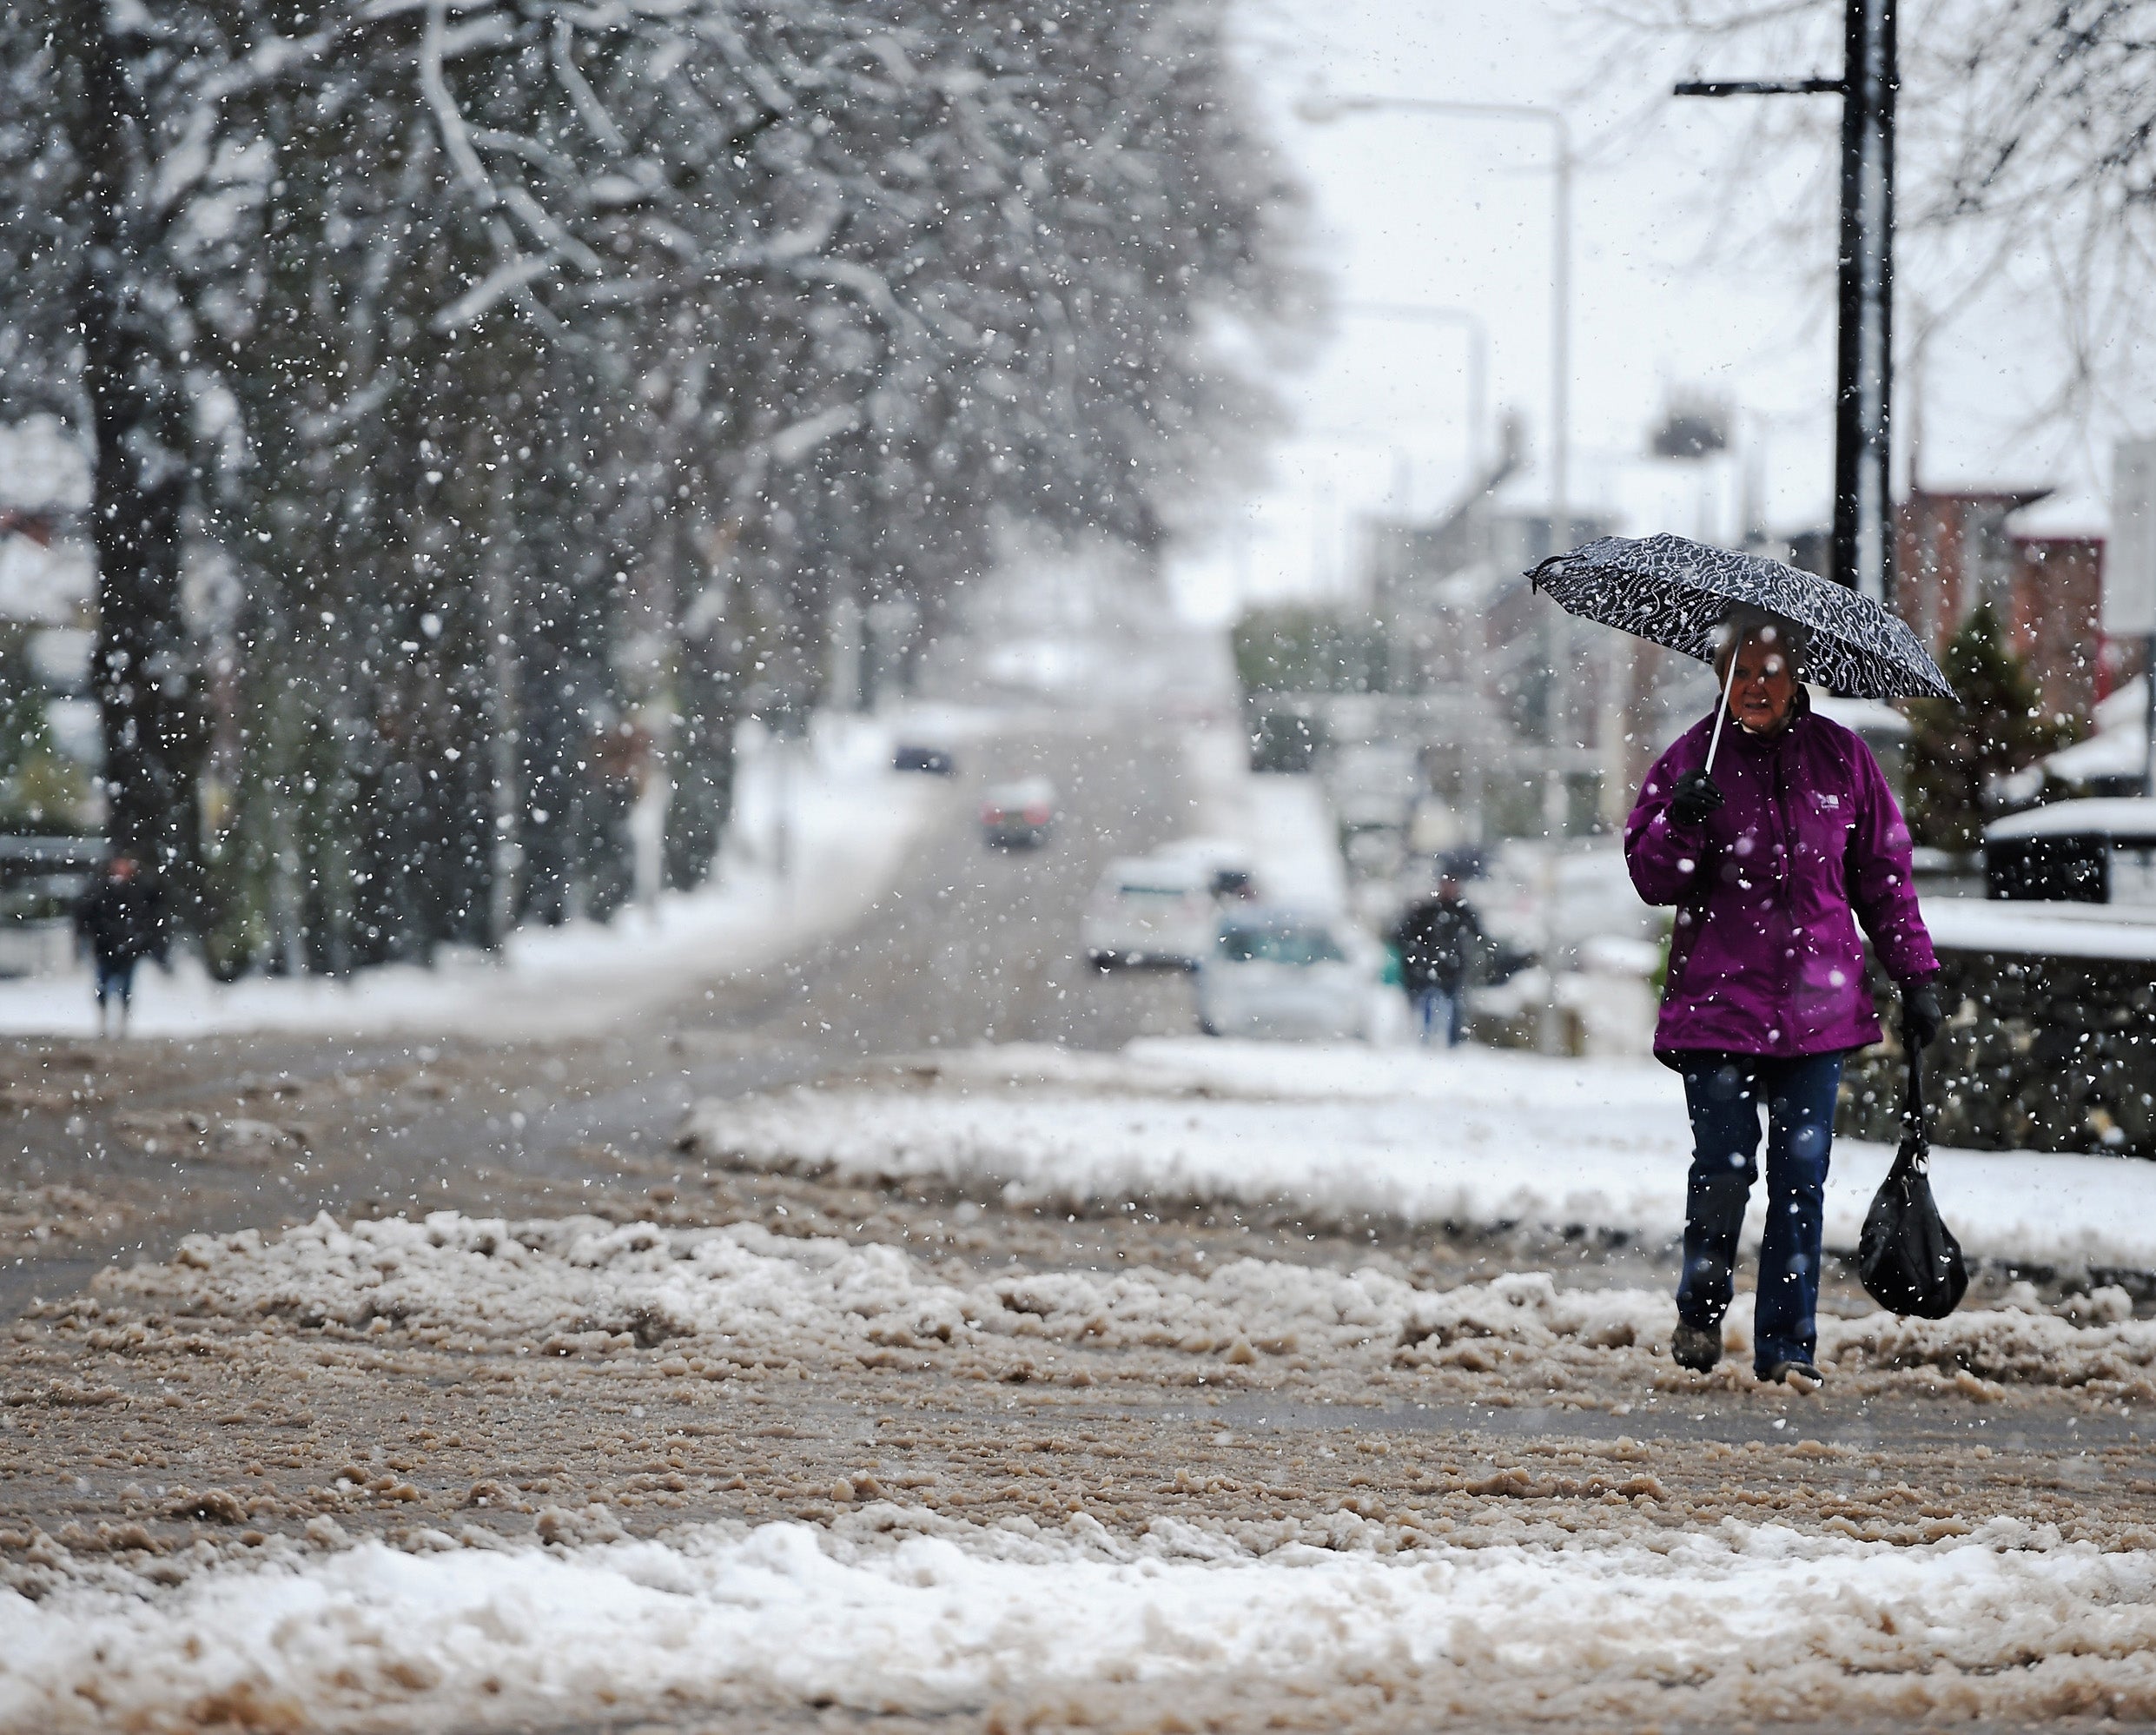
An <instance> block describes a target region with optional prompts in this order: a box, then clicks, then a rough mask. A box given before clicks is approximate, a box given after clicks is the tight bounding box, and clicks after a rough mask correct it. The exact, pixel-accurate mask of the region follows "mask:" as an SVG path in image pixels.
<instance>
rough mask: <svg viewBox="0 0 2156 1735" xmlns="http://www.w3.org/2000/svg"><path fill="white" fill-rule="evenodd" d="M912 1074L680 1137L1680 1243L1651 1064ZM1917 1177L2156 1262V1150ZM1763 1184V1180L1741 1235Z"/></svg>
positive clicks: (1991, 1232)
mask: <svg viewBox="0 0 2156 1735" xmlns="http://www.w3.org/2000/svg"><path fill="white" fill-rule="evenodd" d="M909 1077H911V1078H912V1079H913V1080H914V1082H912V1083H904V1084H897V1083H895V1084H894V1085H893V1086H892V1087H890V1088H883V1089H878V1088H874V1087H873V1086H870V1087H866V1088H857V1089H829V1088H817V1089H807V1088H804V1089H794V1090H788V1091H781V1092H777V1093H774V1094H772V1095H769V1096H755V1097H750V1098H746V1099H744V1100H739V1101H728V1102H712V1103H704V1104H702V1105H700V1106H699V1107H698V1109H695V1110H694V1111H692V1113H691V1116H689V1118H688V1121H687V1122H686V1123H685V1124H684V1138H685V1139H686V1140H687V1141H688V1142H689V1143H690V1145H691V1148H692V1149H695V1150H697V1151H698V1152H699V1153H700V1154H702V1155H703V1156H704V1157H705V1158H706V1159H707V1160H708V1161H711V1162H725V1163H734V1164H740V1165H743V1166H745V1167H749V1168H755V1169H780V1170H786V1171H790V1172H793V1173H799V1174H834V1175H840V1176H843V1177H845V1178H848V1179H851V1180H857V1181H864V1182H875V1183H889V1182H897V1181H905V1180H915V1179H921V1178H927V1179H932V1180H936V1181H939V1182H945V1183H947V1184H949V1185H950V1186H952V1187H954V1188H957V1189H962V1190H968V1191H972V1192H975V1193H982V1192H987V1193H992V1194H1000V1195H1002V1196H1004V1197H1007V1198H1009V1199H1010V1200H1013V1201H1016V1202H1051V1201H1053V1202H1058V1203H1061V1204H1063V1205H1065V1206H1066V1208H1067V1209H1077V1208H1079V1207H1081V1206H1084V1207H1094V1206H1100V1205H1106V1204H1114V1203H1115V1202H1121V1201H1124V1200H1138V1201H1150V1202H1154V1203H1156V1204H1170V1205H1181V1204H1185V1203H1194V1204H1203V1203H1211V1202H1227V1203H1232V1204H1235V1205H1238V1206H1241V1207H1244V1208H1247V1209H1271V1208H1284V1209H1291V1210H1293V1211H1295V1212H1297V1213H1299V1214H1301V1215H1305V1216H1307V1217H1309V1218H1311V1219H1313V1220H1316V1221H1319V1222H1352V1221H1354V1220H1356V1219H1358V1218H1360V1217H1364V1216H1367V1215H1391V1216H1394V1217H1399V1218H1402V1219H1405V1220H1406V1221H1408V1222H1427V1223H1438V1224H1445V1225H1450V1226H1453V1227H1456V1228H1465V1229H1470V1230H1480V1229H1500V1228H1511V1227H1515V1226H1525V1227H1527V1228H1539V1229H1544V1230H1548V1231H1551V1232H1555V1233H1564V1232H1566V1231H1570V1230H1581V1229H1584V1230H1585V1231H1588V1232H1593V1233H1603V1234H1609V1235H1624V1236H1627V1237H1632V1238H1637V1239H1640V1240H1643V1241H1645V1242H1648V1243H1650V1245H1663V1244H1670V1243H1674V1242H1675V1241H1676V1240H1677V1238H1678V1236H1679V1235H1681V1234H1682V1231H1683V1221H1684V1183H1685V1172H1686V1168H1687V1165H1688V1163H1689V1162H1690V1148H1691V1140H1690V1129H1689V1126H1688V1123H1687V1121H1686V1118H1685V1112H1684V1101H1683V1087H1682V1085H1681V1083H1679V1081H1678V1080H1677V1076H1676V1075H1675V1074H1673V1073H1671V1072H1670V1071H1668V1070H1667V1069H1664V1068H1662V1067H1660V1066H1657V1065H1655V1064H1653V1063H1625V1062H1618V1061H1587V1062H1581V1061H1570V1060H1552V1059H1545V1058H1544V1057H1542V1056H1534V1055H1526V1054H1516V1053H1511V1052H1498V1051H1494V1050H1474V1049H1468V1050H1458V1051H1455V1052H1453V1053H1450V1054H1439V1053H1425V1052H1421V1051H1407V1050H1394V1051H1386V1050H1370V1049H1364V1048H1343V1049H1321V1048H1314V1047H1306V1046H1293V1047H1291V1046H1288V1045H1286V1044H1280V1043H1227V1042H1207V1041H1200V1040H1175V1041H1154V1042H1142V1043H1134V1044H1133V1045H1132V1046H1131V1047H1130V1049H1128V1050H1126V1052H1125V1053H1124V1054H1123V1055H1122V1056H1114V1057H1090V1058H1081V1057H1079V1056H1064V1055H1056V1054H1054V1053H1053V1052H1044V1051H1042V1050H1030V1049H1000V1050H992V1051H990V1052H989V1053H988V1054H986V1055H984V1056H980V1057H978V1058H975V1059H970V1060H962V1059H959V1058H958V1057H956V1056H950V1057H944V1058H942V1059H939V1060H937V1061H936V1062H934V1063H924V1066H923V1068H922V1069H916V1073H915V1074H913V1075H909ZM923 1077H925V1078H928V1079H929V1080H932V1081H933V1082H932V1083H929V1085H928V1086H927V1088H923V1085H922V1083H920V1082H919V1081H920V1079H921V1078H923ZM1004 1078H1008V1079H1009V1080H1010V1081H1011V1082H1010V1083H999V1082H998V1081H999V1079H1004ZM1891 1160H1892V1152H1891V1151H1890V1150H1888V1149H1887V1148H1886V1147H1885V1146H1883V1145H1879V1144H1873V1143H1868V1142H1863V1141H1859V1140H1850V1139H1844V1140H1842V1141H1839V1142H1837V1143H1836V1145H1835V1157H1834V1165H1833V1169H1832V1172H1831V1173H1830V1175H1829V1181H1828V1188H1827V1206H1826V1240H1827V1244H1828V1246H1829V1248H1836V1249H1840V1250H1844V1251H1847V1250H1851V1249H1854V1248H1855V1245H1856V1238H1857V1234H1858V1231H1859V1230H1860V1228H1862V1224H1863V1218H1864V1213H1865V1210H1866V1209H1867V1208H1868V1205H1869V1203H1870V1201H1871V1195H1872V1194H1873V1193H1874V1192H1875V1190H1876V1189H1877V1188H1878V1186H1879V1183H1880V1182H1881V1181H1882V1179H1884V1178H1885V1175H1886V1172H1887V1169H1888V1165H1889V1163H1890V1162H1891ZM1932 1184H1933V1188H1934V1192H1935V1193H1936V1195H1937V1196H1938V1198H1939V1201H1940V1205H1941V1209H1942V1210H1943V1211H1944V1212H1945V1214H1946V1215H1947V1217H1948V1222H1949V1223H1950V1224H1951V1225H1952V1227H1953V1228H1954V1232H1955V1234H1956V1235H1959V1236H1960V1238H1961V1242H1962V1245H1963V1246H1964V1247H1965V1248H1967V1249H1968V1251H1969V1252H1970V1253H1971V1254H1972V1255H1975V1256H1977V1257H1980V1258H1992V1259H1998V1260H2002V1261H2014V1262H2022V1263H2028V1264H2043V1265H2050V1266H2053V1267H2058V1268H2066V1269H2086V1268H2092V1267H2093V1268H2123V1269H2129V1270H2137V1271H2149V1270H2156V1165H2152V1164H2148V1163H2142V1162H2128V1161H2122V1160H2119V1159H2114V1158H2108V1157H2093V1156H2035V1155H2032V1154H2029V1153H2027V1152H2011V1151H2010V1152H1976V1151H1952V1150H1942V1151H1939V1152H1936V1153H1934V1158H1933V1165H1932ZM1764 1192H1765V1189H1763V1188H1760V1189H1755V1196H1754V1200H1753V1215H1752V1217H1751V1219H1750V1222H1749V1227H1748V1230H1747V1235H1748V1237H1749V1240H1750V1242H1753V1243H1756V1240H1757V1235H1758V1226H1759V1222H1760V1214H1761V1212H1762V1211H1763V1209H1764V1202H1763V1200H1764Z"/></svg>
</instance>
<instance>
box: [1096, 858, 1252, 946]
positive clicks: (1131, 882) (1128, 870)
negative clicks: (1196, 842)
mask: <svg viewBox="0 0 2156 1735" xmlns="http://www.w3.org/2000/svg"><path fill="white" fill-rule="evenodd" d="M1209 878H1210V872H1209V870H1207V869H1206V868H1204V867H1202V866H1200V865H1199V864H1195V863H1193V862H1189V861H1184V860H1180V859H1177V858H1172V857H1169V858H1163V857H1157V856H1141V857H1135V858H1129V859H1127V860H1124V861H1119V862H1111V863H1110V864H1108V871H1107V872H1106V873H1104V874H1102V875H1101V878H1100V883H1099V884H1096V885H1095V887H1094V890H1093V897H1092V898H1091V899H1090V900H1089V901H1088V904H1087V905H1086V913H1085V919H1084V922H1083V923H1082V924H1081V928H1080V933H1081V937H1082V938H1083V940H1084V942H1085V948H1086V956H1087V957H1088V958H1090V959H1091V960H1092V961H1093V964H1095V967H1096V968H1098V969H1101V970H1112V969H1114V968H1115V967H1116V966H1117V965H1119V964H1135V965H1153V966H1156V967H1164V968H1167V969H1172V970H1188V969H1190V968H1191V967H1192V966H1193V965H1194V964H1196V963H1197V961H1198V958H1199V956H1200V953H1202V952H1204V951H1205V950H1206V949H1207V946H1209V945H1210V944H1212V940H1213V929H1214V922H1215V920H1216V919H1217V918H1218V916H1219V913H1220V909H1219V905H1217V904H1215V903H1214V900H1213V894H1212V892H1211V891H1209V890H1207V881H1208V879H1209Z"/></svg>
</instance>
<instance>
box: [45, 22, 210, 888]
mask: <svg viewBox="0 0 2156 1735" xmlns="http://www.w3.org/2000/svg"><path fill="white" fill-rule="evenodd" d="M73 10H74V11H75V13H76V18H75V24H76V29H75V30H74V31H73V33H72V34H73V36H74V40H75V42H76V43H78V44H79V48H78V50H77V51H78V53H79V55H80V56H81V58H80V62H79V65H80V68H81V73H82V80H83V99H84V100H83V103H82V104H81V107H80V109H79V110H78V113H77V120H78V129H77V131H76V136H75V141H74V142H75V148H76V152H77V155H78V156H79V159H80V161H81V162H82V165H83V170H84V183H85V185H84V194H85V198H86V202H87V205H88V212H87V215H88V219H89V239H90V244H89V247H88V248H86V249H85V252H84V256H83V265H82V269H81V272H80V274H79V275H78V276H77V277H76V292H75V298H74V300H75V313H76V324H77V329H78V332H79V335H80V338H81V341H82V344H83V356H84V363H85V365H84V374H83V384H84V387H85V389H86V391H87V393H88V395H89V403H90V418H91V425H92V429H93V432H94V434H95V435H96V454H97V479H96V488H95V492H94V494H93V499H92V509H91V533H92V536H93V538H94V540H95V542H96V550H97V643H96V655H95V658H94V659H93V661H92V664H91V681H92V685H93V689H94V691H95V692H96V698H97V702H98V707H99V710H100V712H101V713H102V719H103V738H104V753H105V764H104V786H105V795H106V804H107V817H106V822H105V827H106V836H107V838H109V841H110V843H111V845H112V848H113V851H114V852H115V853H116V854H119V855H128V856H132V857H134V858H136V859H137V860H139V861H141V862H142V864H143V865H144V866H145V867H146V868H147V869H149V870H150V871H153V872H155V873H156V874H158V875H159V876H161V877H162V878H163V879H164V880H165V881H166V884H167V888H168V890H167V908H168V909H169V911H172V913H173V914H174V915H175V917H177V919H178V920H179V921H180V922H181V923H182V924H183V925H185V926H188V927H190V928H191V927H193V926H195V917H196V912H197V905H198V904H199V901H200V897H201V885H200V865H201V861H202V851H201V846H200V845H201V838H200V832H201V824H200V819H199V810H198V802H197V791H196V785H197V781H198V779H199V778H200V775H201V771H202V753H203V748H204V745H205V742H206V735H205V732H204V730H203V727H202V703H201V697H200V693H199V692H198V686H199V672H198V670H197V668H196V659H195V655H194V650H195V647H194V645H193V643H192V639H191V636H190V634H189V633H188V627H187V623H186V620H185V619H184V617H183V615H182V610H181V606H180V535H181V529H182V514H183V513H184V511H185V509H186V505H187V498H188V481H189V470H190V466H189V462H188V454H187V449H186V431H185V422H184V408H183V406H182V402H181V399H180V393H179V390H178V387H177V382H176V381H174V380H173V379H172V378H171V377H170V369H169V365H168V363H167V361H166V358H165V357H164V355H163V354H162V352H161V351H160V348H159V347H158V346H157V345H156V343H155V341H153V338H152V335H151V334H150V333H149V331H147V330H146V329H145V328H144V325H143V321H144V319H145V317H146V315H147V310H146V309H144V308H142V307H141V306H140V305H139V304H138V298H137V297H136V295H135V293H134V291H133V289H132V288H131V286H130V282H129V279H130V276H131V275H132V274H133V269H134V266H135V260H136V247H137V246H138V245H139V244H140V242H141V238H140V237H138V236H137V235H136V232H135V231H136V212H135V209H134V207H135V193H134V189H136V187H137V186H138V185H139V183H140V178H141V177H140V169H139V166H138V163H137V158H138V156H139V154H140V149H141V143H140V142H139V141H138V140H137V139H136V138H135V137H134V136H133V135H134V133H135V132H136V123H135V121H134V119H133V116H134V111H135V106H136V105H135V103H134V100H133V96H132V93H131V92H130V91H129V88H128V83H127V78H126V73H125V69H124V67H123V65H122V59H121V55H122V50H121V46H120V44H119V43H116V42H115V41H114V40H113V38H112V36H110V34H109V32H108V30H107V29H106V27H105V17H104V12H103V8H102V7H99V6H95V5H78V6H76V8H74V9H73ZM65 39H66V38H65V37H64V36H63V37H62V38H61V40H63V41H64V40H65Z"/></svg>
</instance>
